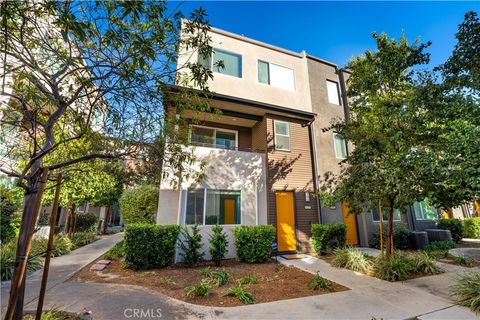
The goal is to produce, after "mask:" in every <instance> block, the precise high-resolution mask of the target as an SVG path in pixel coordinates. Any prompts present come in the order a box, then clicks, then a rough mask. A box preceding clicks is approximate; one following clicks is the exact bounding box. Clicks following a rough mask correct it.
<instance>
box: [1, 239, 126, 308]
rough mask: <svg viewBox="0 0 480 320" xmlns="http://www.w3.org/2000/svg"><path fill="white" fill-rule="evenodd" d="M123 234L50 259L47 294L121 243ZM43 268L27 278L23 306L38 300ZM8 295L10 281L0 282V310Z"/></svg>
mask: <svg viewBox="0 0 480 320" xmlns="http://www.w3.org/2000/svg"><path fill="white" fill-rule="evenodd" d="M122 238H123V233H117V234H114V235H110V236H103V237H101V238H100V239H99V240H97V241H95V242H92V243H91V244H89V245H86V246H83V247H81V248H78V249H76V250H74V251H72V252H70V253H69V254H66V255H63V256H60V257H56V258H52V260H51V262H50V271H49V273H48V284H47V292H48V291H49V290H51V289H52V288H53V287H55V286H57V285H59V284H61V283H63V282H64V281H66V280H68V279H69V278H71V277H72V276H73V275H74V274H75V273H77V272H78V271H80V270H81V269H82V268H83V267H85V266H86V265H88V264H89V263H90V262H92V261H94V260H95V259H97V258H99V257H100V256H102V255H103V254H105V253H106V252H107V251H108V250H110V249H111V248H112V247H113V246H114V245H115V244H116V243H117V242H119V241H121V240H122ZM42 274H43V268H42V269H40V270H37V271H35V272H34V273H32V274H31V275H29V276H28V277H27V281H26V287H25V305H27V304H28V303H30V302H31V301H33V300H36V299H37V298H38V294H39V291H40V284H41V281H42ZM9 294H10V281H5V282H2V286H1V297H2V299H1V307H2V310H3V308H5V307H6V306H7V304H8V296H9Z"/></svg>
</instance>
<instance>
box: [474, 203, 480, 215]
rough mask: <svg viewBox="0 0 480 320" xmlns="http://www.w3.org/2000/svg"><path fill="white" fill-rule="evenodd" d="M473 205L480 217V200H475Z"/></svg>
mask: <svg viewBox="0 0 480 320" xmlns="http://www.w3.org/2000/svg"><path fill="white" fill-rule="evenodd" d="M473 205H474V206H475V211H477V216H478V217H480V200H474V201H473Z"/></svg>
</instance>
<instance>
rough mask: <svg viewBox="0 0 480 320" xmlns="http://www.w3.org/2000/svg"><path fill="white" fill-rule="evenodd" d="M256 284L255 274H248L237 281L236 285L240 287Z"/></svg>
mask: <svg viewBox="0 0 480 320" xmlns="http://www.w3.org/2000/svg"><path fill="white" fill-rule="evenodd" d="M257 282H258V277H257V275H256V274H255V273H253V274H249V275H246V276H243V277H241V278H240V279H237V283H238V284H240V285H243V284H255V283H257Z"/></svg>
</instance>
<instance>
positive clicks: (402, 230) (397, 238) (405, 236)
mask: <svg viewBox="0 0 480 320" xmlns="http://www.w3.org/2000/svg"><path fill="white" fill-rule="evenodd" d="M382 233H383V246H384V248H385V247H386V246H387V225H386V224H384V225H383V232H382ZM410 234H411V232H410V229H408V225H407V224H406V223H403V222H402V223H395V224H394V225H393V245H394V247H395V249H397V250H407V249H410V248H411V247H412V244H411V238H410ZM368 244H369V245H370V247H372V248H377V249H380V230H376V231H375V232H373V234H372V237H371V238H370V240H369V242H368Z"/></svg>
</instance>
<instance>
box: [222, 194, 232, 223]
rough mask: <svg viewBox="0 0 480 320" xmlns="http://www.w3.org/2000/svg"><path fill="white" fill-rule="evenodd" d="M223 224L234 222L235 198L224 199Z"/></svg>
mask: <svg viewBox="0 0 480 320" xmlns="http://www.w3.org/2000/svg"><path fill="white" fill-rule="evenodd" d="M223 205H224V207H225V224H235V199H225V200H224V202H223Z"/></svg>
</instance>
